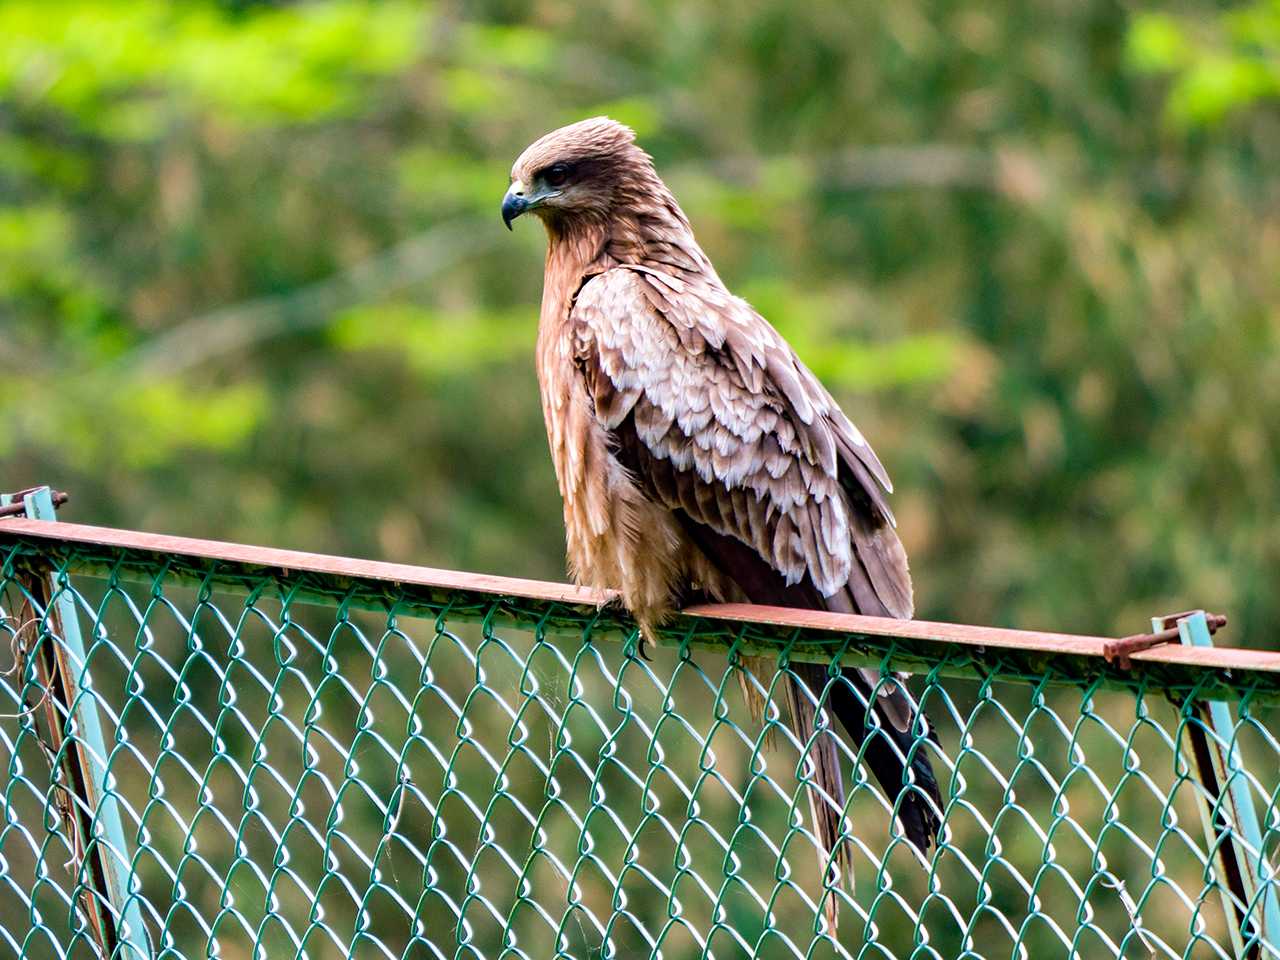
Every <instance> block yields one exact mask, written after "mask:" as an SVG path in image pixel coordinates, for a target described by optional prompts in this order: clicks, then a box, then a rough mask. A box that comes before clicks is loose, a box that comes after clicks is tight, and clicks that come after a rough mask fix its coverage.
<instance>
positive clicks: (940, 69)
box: [0, 0, 1280, 645]
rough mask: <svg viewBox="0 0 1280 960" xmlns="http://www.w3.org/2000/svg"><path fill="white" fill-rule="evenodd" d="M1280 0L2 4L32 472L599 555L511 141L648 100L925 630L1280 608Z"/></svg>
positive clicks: (0, 381) (145, 509)
mask: <svg viewBox="0 0 1280 960" xmlns="http://www.w3.org/2000/svg"><path fill="white" fill-rule="evenodd" d="M1277 94H1280V4H1277V3H1275V2H1274V0H1262V2H1258V3H1255V4H1253V5H1240V6H1237V5H1231V6H1224V5H1221V4H1209V3H1200V4H1197V3H1190V2H1188V3H1176V4H1170V5H1167V6H1147V5H1143V6H1141V7H1139V6H1137V5H1128V4H1116V3H1110V2H1083V0H1071V2H1064V0H1040V2H1035V3H1023V2H1017V3H1014V2H991V0H955V2H932V3H920V2H909V3H908V2H901V3H892V4H870V5H868V4H863V5H850V4H846V3H842V2H815V3H807V4H801V5H798V6H797V5H795V4H791V3H785V2H782V0H756V2H749V3H745V4H741V5H735V7H734V8H733V10H732V11H728V10H726V9H724V8H723V7H722V6H721V5H719V4H713V3H691V2H687V0H681V2H679V3H656V4H651V3H639V2H634V0H619V2H613V3H604V4H579V3H573V2H568V0H543V2H537V3H533V4H516V3H501V2H498V3H479V4H466V5H463V4H453V3H434V4H422V3H405V2H382V3H377V2H359V0H331V2H317V3H297V4H285V3H253V2H221V3H219V2H212V0H188V2H184V3H181V4H172V3H169V2H162V0H80V2H49V0H6V2H5V3H4V4H3V5H0V372H2V375H0V481H2V483H0V486H3V487H5V488H6V489H13V488H18V487H23V486H26V485H29V484H32V483H35V482H38V481H45V482H50V483H52V484H53V485H55V486H57V487H59V488H62V489H66V490H69V491H70V492H71V493H72V495H73V497H74V500H73V502H72V506H71V507H69V508H68V509H67V511H66V512H65V514H64V515H65V517H66V518H67V519H72V520H77V521H81V522H89V523H101V524H111V525H119V526H127V527H134V528H142V529H148V530H154V531H163V532H172V533H180V534H189V535H198V536H207V537H215V538H228V539H234V540H244V541H250V542H255V543H263V544H271V545H276V546H288V547H296V548H302V549H312V550H320V551H325V552H335V553H345V554H356V555H362V556H370V557H380V558H386V559H392V560H400V561H413V562H422V563H427V564H433V565H441V566H448V567H460V568H471V569H478V570H485V571H492V572H499V573H504V574H511V575H526V576H538V577H547V578H557V579H558V578H560V577H561V576H562V575H563V546H562V534H561V521H560V507H559V502H558V497H557V494H556V490H555V486H554V478H553V475H552V471H551V466H550V462H549V457H548V455H547V452H546V450H545V440H544V438H543V434H542V423H541V414H540V411H539V407H538V401H537V394H536V386H535V381H534V376H533V369H532V361H531V349H532V345H533V341H534V334H535V323H536V316H537V309H538V299H539V295H540V290H541V275H542V268H541V256H542V249H543V245H544V240H543V237H542V236H541V231H540V230H539V229H538V227H537V224H536V223H535V222H523V221H522V222H521V223H519V224H517V229H516V231H515V234H514V236H512V235H509V234H508V233H507V232H506V231H505V230H503V229H502V226H501V223H500V222H499V218H498V204H499V201H500V199H501V196H502V193H503V190H504V189H505V186H506V182H507V170H508V168H509V165H510V162H511V160H512V159H513V158H514V157H515V156H516V155H517V154H518V153H519V151H520V150H521V149H522V148H523V147H524V146H525V145H526V144H527V143H528V142H529V141H530V140H531V139H533V138H534V137H536V136H538V135H540V134H541V133H543V132H545V131H546V130H547V129H549V128H551V127H553V126H556V125H558V124H560V123H563V122H567V121H571V120H574V119H577V118H581V117H584V116H589V115H593V114H598V113H607V114H609V115H611V116H613V117H615V118H617V119H620V120H623V121H626V122H628V123H630V124H632V125H633V126H634V127H635V129H636V130H637V131H638V133H639V135H640V138H641V140H642V142H643V144H644V145H645V146H646V147H647V148H648V149H649V150H650V151H651V152H652V153H653V155H654V156H655V158H656V160H657V163H658V166H659V168H660V170H661V172H662V173H663V175H664V176H665V177H666V178H667V179H668V182H669V183H670V184H671V186H672V188H673V189H674V191H675V193H676V194H677V196H678V197H679V199H680V200H681V202H682V203H683V205H684V206H685V208H686V210H687V212H688V214H689V215H690V217H691V218H692V220H693V222H694V225H695V228H696V230H697V233H698V236H699V238H700V240H701V242H702V243H703V245H704V246H705V247H706V249H707V251H708V253H709V254H710V255H711V257H712V259H713V260H714V261H715V263H716V265H717V267H718V268H719V270H720V272H721V273H722V274H723V276H724V277H725V279H726V280H727V282H728V283H729V285H730V287H731V288H732V289H733V290H734V291H735V292H737V293H740V294H742V295H744V296H746V297H747V298H748V299H750V300H751V301H752V302H753V303H754V304H755V305H756V306H757V307H758V308H759V309H760V310H761V311H762V312H763V313H764V314H765V315H766V316H768V317H769V318H770V319H771V320H772V321H773V322H774V323H775V324H776V325H777V326H778V327H779V328H780V329H781V330H782V331H783V332H784V333H785V334H786V335H787V336H788V337H790V338H791V339H792V341H793V342H794V343H795V344H796V346H797V348H798V349H799V351H800V353H801V355H802V357H803V358H804V359H805V360H806V361H807V362H808V363H809V364H810V365H811V366H812V367H813V368H814V369H815V370H816V371H817V372H818V373H819V374H820V375H821V376H822V378H823V379H824V380H825V381H826V382H827V384H828V385H829V386H830V387H831V388H832V390H833V391H834V392H835V393H836V395H837V397H838V398H839V399H840V400H841V401H842V403H843V404H844V405H845V406H846V409H847V410H848V411H849V412H850V414H851V415H852V417H853V418H854V420H855V421H856V422H857V423H858V424H859V425H860V426H861V427H862V429H863V431H864V432H865V433H866V434H867V435H868V436H869V437H870V438H871V440H872V442H873V443H874V445H875V446H876V448H877V449H878V451H879V453H880V455H881V458H882V459H883V460H884V461H885V462H886V464H887V465H888V466H889V469H890V471H891V473H892V475H893V476H894V479H895V481H896V482H897V485H898V493H897V495H896V498H895V500H894V503H895V506H896V509H897V512H898V515H899V519H900V522H901V529H902V532H903V535H904V538H905V540H906V543H907V546H908V549H909V551H910V553H911V556H912V558H913V567H914V570H915V573H916V579H917V585H918V587H917V589H918V596H919V614H920V615H921V616H924V617H930V618H941V619H952V620H962V621H969V622H979V623H996V624H1002V625H1014V626H1022V627H1029V628H1030V627H1051V628H1057V629H1062V630H1071V631H1081V632H1087V631H1110V632H1115V633H1125V632H1133V631H1137V630H1140V629H1142V628H1143V627H1144V625H1145V624H1146V623H1147V618H1148V617H1149V616H1150V615H1152V614H1155V613H1162V612H1168V611H1171V610H1174V609H1183V608H1185V607H1187V606H1189V605H1201V606H1206V607H1209V608H1211V609H1214V610H1222V611H1225V612H1227V613H1229V614H1230V615H1231V616H1232V618H1233V630H1232V634H1231V636H1232V638H1233V640H1235V641H1237V642H1248V643H1253V644H1258V645H1270V644H1272V643H1273V642H1274V638H1273V637H1272V635H1271V633H1270V628H1271V625H1273V624H1275V623H1276V622H1277V619H1278V618H1280V590H1277V589H1276V587H1277V570H1280V483H1278V482H1277V465H1278V464H1277V459H1278V453H1277V445H1278V444H1280V323H1278V321H1280V217H1278V216H1277V213H1278V211H1280V206H1278V200H1280V186H1278V185H1280V179H1278V178H1277V175H1276V172H1277V170H1280V110H1278V109H1277V99H1276V97H1277Z"/></svg>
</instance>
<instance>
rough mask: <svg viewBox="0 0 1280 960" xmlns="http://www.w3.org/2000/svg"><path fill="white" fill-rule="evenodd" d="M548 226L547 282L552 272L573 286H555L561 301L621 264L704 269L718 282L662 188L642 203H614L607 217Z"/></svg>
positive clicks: (674, 270)
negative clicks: (587, 281) (594, 277)
mask: <svg viewBox="0 0 1280 960" xmlns="http://www.w3.org/2000/svg"><path fill="white" fill-rule="evenodd" d="M546 227H547V236H548V241H549V243H548V245H547V272H546V275H547V281H548V284H550V282H551V280H552V278H553V277H555V278H557V279H560V280H562V281H565V282H567V283H569V284H570V285H571V286H572V289H567V290H556V291H554V293H555V294H556V295H557V300H558V302H559V303H561V304H562V305H563V304H564V303H565V299H561V298H571V297H573V296H574V294H576V293H577V290H578V288H579V287H580V286H581V285H582V283H584V282H585V281H586V280H587V279H589V278H590V277H592V276H594V275H595V274H598V273H603V272H604V271H605V270H608V269H610V268H612V267H616V266H619V265H626V264H634V265H637V266H643V267H648V268H649V269H653V270H660V271H662V272H665V273H672V274H676V275H680V276H682V277H683V278H688V277H689V275H690V274H703V275H706V276H707V277H708V278H714V279H715V281H716V282H718V278H716V276H715V270H714V269H713V268H712V266H711V262H710V261H709V260H708V259H707V256H706V254H704V253H703V252H702V248H701V247H699V246H698V242H697V240H695V239H694V236H693V229H692V228H691V227H690V226H689V221H688V219H687V218H686V217H685V215H684V212H683V211H682V210H681V209H680V207H679V205H678V204H677V203H676V201H675V199H674V198H673V197H672V196H671V194H670V193H669V192H667V191H666V190H665V188H664V189H662V190H660V191H653V192H651V193H649V195H648V196H647V197H646V201H645V202H643V203H636V204H628V205H625V206H623V207H621V208H620V209H617V208H616V209H615V210H614V211H612V212H611V213H610V215H609V216H608V217H598V218H596V217H578V218H574V219H573V220H571V221H559V222H556V221H548V222H547V224H546ZM546 292H547V293H552V291H550V290H548V291H546Z"/></svg>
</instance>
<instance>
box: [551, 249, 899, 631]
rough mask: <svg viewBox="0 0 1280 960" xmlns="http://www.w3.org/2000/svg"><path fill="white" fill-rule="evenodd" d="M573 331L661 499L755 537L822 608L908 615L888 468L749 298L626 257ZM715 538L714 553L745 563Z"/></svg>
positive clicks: (582, 299) (626, 457)
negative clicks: (888, 497) (637, 264)
mask: <svg viewBox="0 0 1280 960" xmlns="http://www.w3.org/2000/svg"><path fill="white" fill-rule="evenodd" d="M571 326H572V331H573V337H574V344H573V346H574V357H575V362H576V364H577V366H578V369H579V370H580V371H581V374H582V376H583V379H584V381H585V384H586V386H587V389H588V392H589V394H590V396H591V397H592V399H593V400H594V403H595V411H596V417H597V419H599V421H600V422H601V424H602V425H603V426H604V427H605V428H606V429H607V430H609V431H610V432H611V433H612V434H613V435H614V437H615V440H616V442H617V444H618V447H619V455H620V459H621V460H622V461H623V463H624V464H625V465H627V466H628V467H629V468H630V469H631V470H632V471H633V472H634V473H635V474H636V477H637V479H638V480H639V482H640V483H642V484H643V485H644V487H645V488H646V491H647V492H648V493H649V494H650V495H651V496H652V497H653V499H655V500H656V501H658V502H660V503H663V504H664V505H666V506H668V507H670V508H671V509H672V510H675V511H681V512H683V513H684V514H685V515H686V516H687V518H688V520H689V521H691V522H692V523H694V524H697V525H699V526H702V527H705V528H706V529H707V530H708V531H709V532H710V533H711V534H713V535H714V536H715V537H716V538H726V537H727V538H730V539H732V540H735V541H737V543H738V544H739V545H741V546H745V547H747V548H749V549H750V552H752V553H754V554H755V555H756V557H757V558H758V561H759V562H762V563H763V564H764V565H765V566H766V567H767V568H768V569H769V570H770V571H771V572H773V573H776V574H777V575H780V576H781V578H782V581H783V583H784V584H785V587H786V588H790V589H793V590H796V589H798V590H802V591H807V592H812V593H816V594H817V597H816V598H814V599H815V600H818V601H819V602H817V603H815V604H811V605H816V606H821V607H825V608H828V609H835V610H845V611H847V612H856V613H865V614H870V615H873V616H876V615H878V616H894V617H910V616H911V610H912V598H911V578H910V574H909V573H908V571H907V561H906V554H905V552H904V551H903V549H902V546H901V544H900V543H899V541H898V537H897V534H896V533H895V531H894V529H893V518H892V514H891V513H890V511H889V507H888V505H887V503H886V502H885V499H884V493H885V492H886V491H887V490H889V489H890V487H889V479H888V476H887V475H886V474H885V471H884V467H882V466H881V464H880V461H879V460H878V459H877V457H876V455H875V453H874V451H872V449H871V447H870V446H869V445H868V444H867V442H866V440H865V439H864V438H863V436H862V434H861V433H860V432H859V431H858V429H857V428H856V427H855V426H854V425H853V424H852V423H850V422H849V419H848V418H847V417H846V416H845V415H844V414H843V413H842V412H841V410H840V408H839V407H838V406H837V405H836V403H835V401H834V400H833V399H832V398H831V395H830V394H829V393H828V392H827V391H826V389H825V388H823V386H822V385H821V384H820V383H819V382H818V380H817V378H816V377H815V376H814V375H813V374H812V373H810V372H809V370H808V369H807V368H806V367H805V366H804V365H803V364H802V363H801V362H800V361H799V359H798V358H797V357H796V355H795V353H794V351H792V349H791V348H790V347H789V346H788V345H787V343H786V342H785V341H784V340H783V339H782V337H781V336H780V335H779V334H778V333H777V331H775V330H774V329H773V328H772V327H771V326H770V325H769V324H768V323H767V322H766V321H765V320H764V319H763V318H762V317H761V316H760V315H759V314H757V313H756V312H755V311H754V310H752V309H751V307H749V306H748V305H747V304H746V302H745V301H743V300H740V299H738V298H737V297H733V296H731V295H729V294H727V293H725V292H724V290H723V288H721V287H719V285H718V284H716V285H712V284H702V283H699V284H695V283H691V282H689V281H687V280H681V279H679V278H677V277H674V276H671V275H668V274H665V273H661V272H658V271H655V270H652V269H648V268H644V267H634V266H624V267H615V268H613V269H611V270H608V271H606V272H604V273H602V274H599V275H597V276H595V277H593V278H592V279H590V280H589V281H588V282H587V283H586V284H585V285H584V286H583V287H582V289H581V290H580V291H579V292H578V295H577V298H576V302H575V304H574V306H573V310H572V313H571ZM700 546H708V545H704V544H702V543H700ZM709 546H710V552H711V553H712V554H713V555H712V556H711V557H710V559H711V560H712V561H713V562H714V561H715V560H716V559H717V557H716V556H715V555H714V554H715V553H717V552H719V551H720V550H729V551H733V552H734V556H732V557H727V558H725V559H727V560H729V561H730V563H729V565H730V566H734V565H736V564H737V563H738V562H739V561H740V560H741V556H740V554H741V553H742V551H741V549H740V548H735V547H734V546H733V545H718V544H717V543H715V542H712V543H710V544H709Z"/></svg>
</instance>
